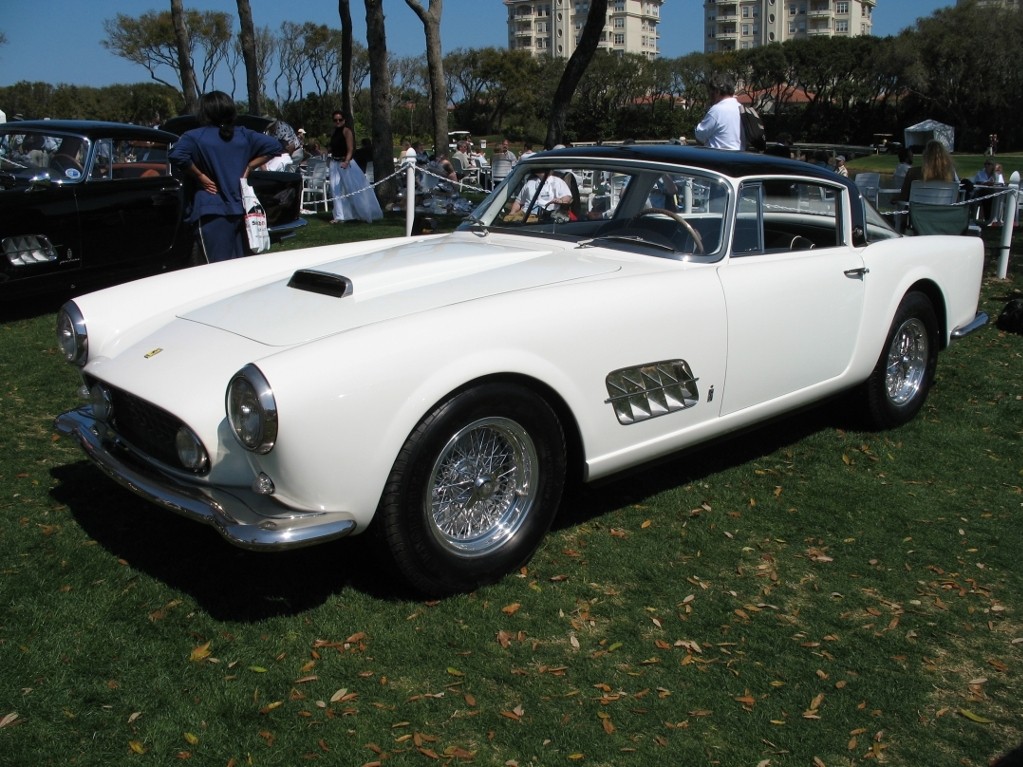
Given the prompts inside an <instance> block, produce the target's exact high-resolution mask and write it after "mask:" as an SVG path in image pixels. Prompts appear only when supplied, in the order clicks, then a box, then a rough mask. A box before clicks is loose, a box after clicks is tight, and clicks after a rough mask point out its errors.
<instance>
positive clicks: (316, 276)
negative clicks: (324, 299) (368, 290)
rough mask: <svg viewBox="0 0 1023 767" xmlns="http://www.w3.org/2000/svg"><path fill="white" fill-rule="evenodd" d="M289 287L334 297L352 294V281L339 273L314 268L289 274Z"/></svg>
mask: <svg viewBox="0 0 1023 767" xmlns="http://www.w3.org/2000/svg"><path fill="white" fill-rule="evenodd" d="M288 287H289V288H295V289H296V290H307V291H309V292H310V293H321V294H322V295H325V296H333V297H334V298H344V297H345V296H350V295H351V294H352V281H351V280H349V279H348V278H347V277H342V276H341V275H340V274H330V273H328V272H318V271H316V270H315V269H300V270H298V271H297V272H295V273H294V274H293V275H291V279H290V280H289V281H288Z"/></svg>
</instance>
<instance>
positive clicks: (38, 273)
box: [0, 120, 305, 300]
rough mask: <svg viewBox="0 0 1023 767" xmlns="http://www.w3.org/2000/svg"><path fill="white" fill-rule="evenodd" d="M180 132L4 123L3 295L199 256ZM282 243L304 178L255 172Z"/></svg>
mask: <svg viewBox="0 0 1023 767" xmlns="http://www.w3.org/2000/svg"><path fill="white" fill-rule="evenodd" d="M176 140H177V135H175V134H174V133H170V132H167V131H163V130H158V129H155V128H146V127H143V126H140V125H127V124H124V123H115V122H98V121H87V120H32V121H19V122H11V123H4V124H0V300H13V299H18V298H22V297H26V296H31V295H34V294H39V293H43V292H48V291H59V290H83V289H85V288H87V287H95V286H97V285H104V284H113V283H117V282H124V281H126V280H129V279H134V278H137V277H140V276H144V275H147V274H153V273H157V272H161V271H165V270H169V269H175V268H178V267H181V266H184V265H187V264H188V263H190V261H191V260H192V258H193V236H192V228H191V227H190V226H188V225H186V224H185V223H184V221H183V214H184V187H183V185H182V182H181V180H179V179H178V178H176V177H174V176H173V175H172V172H171V167H170V165H169V163H168V161H167V151H168V148H169V147H170V145H171V144H172V143H173V142H174V141H176ZM251 181H252V183H253V186H254V188H255V189H256V193H257V194H258V195H259V198H260V201H261V202H263V205H264V207H265V208H266V210H267V216H268V221H269V223H270V225H271V237H272V239H277V240H279V239H281V238H283V237H286V236H288V235H290V234H292V233H294V231H295V229H296V228H297V227H299V226H301V225H303V224H304V223H305V222H304V221H303V220H302V219H300V218H299V206H300V203H301V196H302V180H301V177H300V176H299V175H298V174H294V173H264V172H255V173H253V174H252V175H251Z"/></svg>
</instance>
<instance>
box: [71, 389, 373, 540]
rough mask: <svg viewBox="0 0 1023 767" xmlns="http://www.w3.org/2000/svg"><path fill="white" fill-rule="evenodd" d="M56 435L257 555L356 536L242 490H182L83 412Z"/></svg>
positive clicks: (338, 524) (110, 472) (152, 498)
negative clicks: (65, 438)
mask: <svg viewBox="0 0 1023 767" xmlns="http://www.w3.org/2000/svg"><path fill="white" fill-rule="evenodd" d="M54 426H55V427H56V429H57V432H58V433H60V434H62V435H65V436H69V437H75V438H76V439H77V440H78V443H79V445H81V448H82V450H84V451H85V454H86V455H87V456H88V457H89V459H90V460H91V461H92V462H93V463H95V464H96V465H97V466H98V467H99V468H100V469H102V470H103V472H104V473H105V474H106V475H107V476H109V477H110V478H111V479H113V480H115V481H116V482H118V483H120V484H121V485H123V486H124V487H126V488H128V489H129V490H131V491H132V492H133V493H135V494H136V495H138V496H140V497H142V498H144V499H145V500H147V501H149V502H151V503H155V504H156V505H158V506H163V507H164V508H166V509H170V510H171V511H173V512H175V513H177V514H181V515H182V516H185V517H188V518H189V519H193V520H196V521H198V522H202V523H204V524H207V525H212V526H213V527H215V528H216V529H217V531H218V532H219V533H220V534H221V535H222V536H224V537H225V538H226V539H227V540H229V541H230V542H231V543H233V544H235V545H237V546H241V547H242V548H246V549H253V550H258V551H280V550H284V549H294V548H300V547H302V546H309V545H312V544H315V543H323V542H325V541H329V540H334V539H336V538H343V537H345V536H346V535H350V534H351V533H353V532H355V528H356V523H355V520H354V519H352V517H351V515H350V514H348V513H347V512H340V511H321V512H314V511H296V510H294V509H289V508H288V507H286V506H284V505H283V504H281V503H279V502H278V501H276V500H275V499H273V498H272V497H269V496H265V495H260V494H258V493H255V492H253V491H252V490H250V489H248V488H244V487H232V488H230V490H227V489H224V488H218V487H206V486H203V487H200V486H197V485H188V484H184V483H182V482H180V481H178V480H176V479H174V478H172V477H169V476H168V475H166V474H162V473H160V472H158V471H156V470H154V469H153V468H152V467H150V466H148V465H146V464H143V463H141V462H139V461H137V460H136V459H135V458H134V457H133V455H132V454H131V453H129V452H128V451H127V449H126V448H124V447H123V446H122V445H120V444H119V443H118V442H117V440H116V438H114V439H111V438H104V436H103V434H104V432H106V431H107V429H106V427H105V426H104V425H103V424H101V423H99V422H97V421H96V419H94V418H93V417H92V415H91V414H90V413H89V410H88V409H87V408H80V409H78V410H69V411H68V412H66V413H63V414H61V415H59V416H57V419H56V421H55V422H54Z"/></svg>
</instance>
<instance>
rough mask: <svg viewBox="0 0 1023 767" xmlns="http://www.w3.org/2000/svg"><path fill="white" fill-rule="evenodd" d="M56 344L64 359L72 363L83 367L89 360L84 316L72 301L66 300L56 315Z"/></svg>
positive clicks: (87, 335)
mask: <svg viewBox="0 0 1023 767" xmlns="http://www.w3.org/2000/svg"><path fill="white" fill-rule="evenodd" d="M57 344H58V346H60V352H61V354H63V355H64V359H65V360H67V361H68V362H70V363H71V364H72V365H78V367H84V366H85V363H86V362H87V361H88V360H89V334H88V333H87V332H86V330H85V317H84V316H83V315H82V311H81V309H79V308H78V306H77V304H75V302H74V301H68V302H67V303H66V304H64V305H63V306H62V307H61V308H60V313H59V314H58V315H57Z"/></svg>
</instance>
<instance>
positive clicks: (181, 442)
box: [174, 426, 210, 472]
mask: <svg viewBox="0 0 1023 767" xmlns="http://www.w3.org/2000/svg"><path fill="white" fill-rule="evenodd" d="M174 446H175V447H176V448H177V450H178V460H179V461H181V465H182V466H184V467H185V468H186V469H189V470H190V471H195V472H200V471H205V470H206V467H207V466H209V463H210V457H209V454H208V453H207V452H206V448H205V447H203V444H202V442H200V441H199V438H198V437H197V436H195V433H194V432H193V431H192V430H191V429H189V428H188V427H187V426H182V427H181V428H179V429H178V433H177V434H175V435H174Z"/></svg>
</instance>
